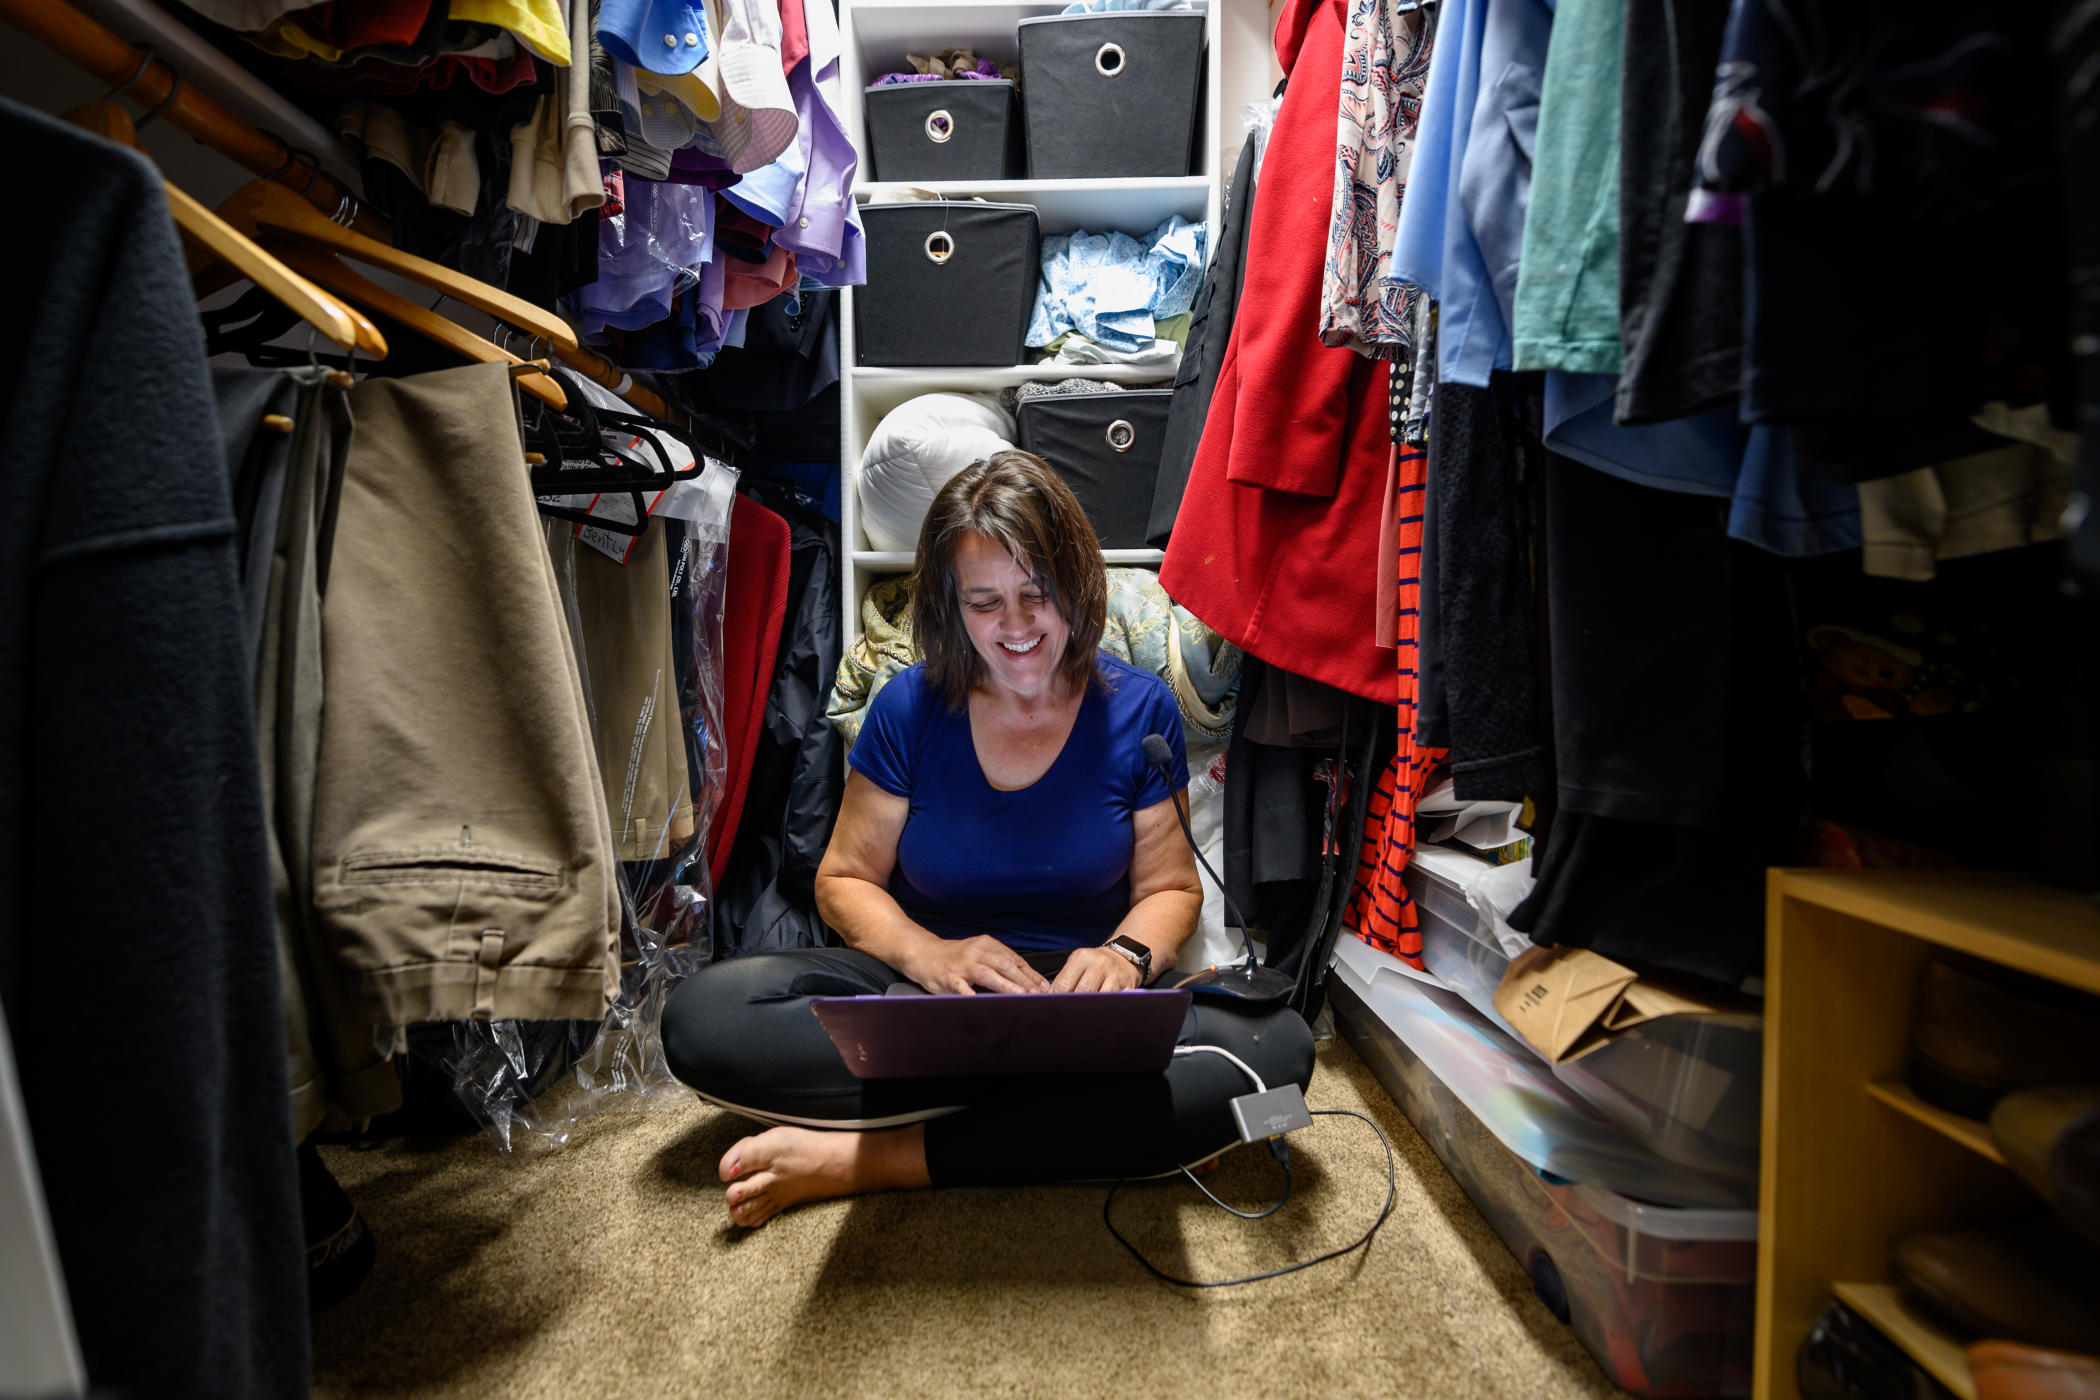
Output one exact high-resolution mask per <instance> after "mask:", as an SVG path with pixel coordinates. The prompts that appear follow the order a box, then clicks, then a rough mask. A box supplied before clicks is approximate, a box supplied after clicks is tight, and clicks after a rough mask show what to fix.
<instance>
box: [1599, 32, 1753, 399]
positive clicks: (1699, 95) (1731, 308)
mask: <svg viewBox="0 0 2100 1400" xmlns="http://www.w3.org/2000/svg"><path fill="white" fill-rule="evenodd" d="M1727 23H1728V6H1726V5H1720V4H1710V3H1702V0H1628V3H1627V5H1626V32H1625V37H1624V40H1623V50H1622V53H1623V61H1624V67H1623V76H1622V77H1621V80H1620V86H1619V340H1620V343H1621V344H1622V345H1624V346H1625V349H1626V363H1625V366H1624V368H1622V369H1621V370H1620V371H1619V392H1618V403H1617V405H1616V407H1615V408H1614V415H1615V416H1616V417H1617V419H1618V421H1619V422H1621V423H1654V422H1660V421H1662V420H1664V419H1668V418H1681V417H1684V416H1686V415H1688V414H1693V413H1697V412H1699V411H1700V410H1702V409H1707V408H1712V407H1714V406H1715V405H1717V404H1719V403H1721V402H1723V401H1724V400H1727V399H1731V398H1734V397H1735V395H1736V393H1737V391H1738V390H1739V389H1740V387H1741V384H1742V370H1743V238H1742V230H1741V229H1739V228H1737V227H1734V226H1732V225H1729V224H1718V223H1698V224H1688V223H1686V222H1685V221H1684V209H1685V204H1686V202H1687V201H1688V199H1689V198H1690V195H1691V190H1692V185H1693V183H1694V177H1695V173H1696V172H1695V163H1696V160H1697V157H1698V153H1699V141H1700V137H1701V135H1702V134H1703V132H1704V130H1705V124H1706V109H1707V105H1708V104H1709V103H1710V102H1711V100H1712V98H1713V88H1714V65H1715V63H1716V62H1717V61H1718V60H1719V58H1720V56H1721V35H1722V32H1723V30H1724V29H1725V28H1726V27H1727Z"/></svg>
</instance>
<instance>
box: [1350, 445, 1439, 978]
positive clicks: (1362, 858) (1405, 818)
mask: <svg viewBox="0 0 2100 1400" xmlns="http://www.w3.org/2000/svg"><path fill="white" fill-rule="evenodd" d="M1392 480H1393V490H1394V505H1393V511H1394V523H1395V525H1396V526H1397V529H1396V530H1395V531H1394V538H1395V546H1396V547H1395V550H1394V556H1393V560H1392V567H1393V569H1394V571H1395V578H1396V579H1397V580H1398V583H1399V588H1398V590H1397V592H1396V594H1395V613H1396V619H1395V621H1396V624H1397V625H1396V628H1395V637H1396V646H1395V648H1394V663H1393V664H1394V665H1395V666H1397V667H1398V668H1399V677H1400V694H1399V724H1400V735H1399V747H1398V748H1397V749H1395V750H1394V752H1393V761H1392V762H1391V763H1388V764H1387V765H1386V767H1385V771H1384V772H1383V773H1381V774H1379V776H1378V782H1377V785H1376V786H1375V787H1374V788H1373V789H1372V790H1371V794H1370V800H1369V805H1368V813H1367V820H1366V821H1365V822H1364V844H1363V850H1362V851H1361V852H1360V853H1359V854H1358V857H1357V862H1356V888H1355V890H1354V891H1353V892H1352V893H1351V894H1350V896H1349V910H1348V914H1347V916H1346V917H1347V919H1348V922H1349V924H1350V926H1351V927H1353V928H1354V929H1355V930H1356V932H1357V936H1358V937H1360V938H1362V939H1363V940H1364V942H1366V943H1368V944H1370V945H1371V946H1372V947H1373V948H1377V949H1379V950H1380V951H1381V952H1386V953H1391V954H1392V955H1393V956H1394V957H1396V958H1399V959H1401V960H1402V961H1404V962H1406V963H1408V964H1410V965H1412V966H1414V967H1421V966H1422V934H1421V929H1420V925H1419V923H1418V917H1417V914H1416V910H1415V902H1414V899H1413V897H1412V896H1410V895H1409V894H1408V892H1407V887H1406V886H1405V885H1403V884H1401V883H1400V877H1401V874H1402V872H1404V871H1405V870H1406V869H1407V862H1408V860H1409V859H1410V858H1411V857H1412V856H1413V855H1414V850H1415V803H1416V802H1417V801H1418V800H1419V799H1420V797H1421V795H1422V790H1423V789H1424V788H1425V787H1427V786H1428V783H1429V775H1430V772H1431V771H1432V770H1433V769H1434V768H1435V767H1436V766H1437V764H1439V763H1441V762H1443V759H1444V751H1443V750H1442V749H1436V748H1425V747H1423V746H1421V745H1419V744H1417V743H1416V742H1415V694H1416V686H1417V674H1416V665H1415V661H1416V647H1415V638H1416V634H1417V630H1418V622H1419V619H1420V617H1421V607H1420V599H1421V575H1422V502H1423V491H1424V487H1425V483H1426V482H1427V480H1428V458H1427V454H1426V453H1424V451H1423V450H1422V449H1421V448H1420V447H1417V446H1413V445H1409V444H1401V445H1397V446H1395V447H1394V448H1393V459H1392Z"/></svg>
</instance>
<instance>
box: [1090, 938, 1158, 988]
mask: <svg viewBox="0 0 2100 1400" xmlns="http://www.w3.org/2000/svg"><path fill="white" fill-rule="evenodd" d="M1101 946H1102V947H1104V948H1113V949H1114V950H1115V951H1116V952H1118V953H1121V954H1122V955H1123V956H1124V957H1126V958H1128V959H1130V962H1131V965H1132V966H1133V967H1135V968H1136V969H1137V970H1138V985H1139V986H1140V987H1142V986H1144V985H1145V984H1146V983H1148V982H1150V981H1151V980H1152V950H1151V949H1150V948H1147V947H1146V946H1145V945H1144V944H1142V943H1140V942H1138V941H1137V940H1136V939H1135V938H1126V937H1124V936H1123V935H1122V934H1120V933H1119V934H1117V935H1116V936H1115V937H1114V938H1111V939H1109V940H1108V942H1106V943H1104V944H1102V945H1101Z"/></svg>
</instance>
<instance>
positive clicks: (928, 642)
mask: <svg viewBox="0 0 2100 1400" xmlns="http://www.w3.org/2000/svg"><path fill="white" fill-rule="evenodd" d="M973 534H974V535H983V536H984V537H985V538H986V539H989V540H991V541H992V542H993V543H994V544H996V545H998V546H999V547H1000V548H1001V549H1003V550H1005V551H1006V552H1007V553H1008V554H1009V555H1011V556H1012V557H1013V560H1014V562H1015V563H1016V564H1019V565H1020V566H1021V568H1022V569H1024V570H1025V571H1027V572H1028V573H1029V574H1031V575H1033V577H1034V579H1035V584H1036V587H1038V588H1040V589H1042V590H1043V596H1044V597H1046V598H1048V599H1049V600H1050V603H1051V605H1052V606H1054V607H1055V608H1056V609H1057V610H1058V612H1059V613H1061V614H1062V615H1063V617H1064V620H1065V625H1066V626H1067V627H1069V628H1071V630H1072V636H1071V640H1070V641H1068V642H1067V643H1066V644H1065V654H1064V657H1063V659H1062V660H1060V661H1059V662H1058V667H1057V674H1058V677H1059V679H1061V680H1063V681H1064V682H1065V684H1066V685H1068V686H1071V687H1072V688H1074V689H1075V690H1076V689H1078V688H1080V687H1083V686H1086V685H1088V684H1093V685H1100V684H1102V680H1101V671H1100V668H1099V667H1098V666H1097V665H1096V664H1095V662H1094V653H1095V651H1096V650H1097V649H1098V648H1099V647H1100V645H1101V631H1102V628H1103V627H1105V626H1106V625H1107V621H1108V572H1107V570H1105V569H1103V568H1102V566H1101V543H1100V541H1099V540H1098V539H1096V538H1095V536H1094V527H1093V526H1092V525H1091V524H1089V523H1088V522H1087V518H1086V512H1085V511H1084V510H1082V509H1080V506H1079V498H1078V497H1077V496H1074V495H1073V494H1072V488H1071V487H1069V486H1067V485H1065V483H1064V479H1063V478H1062V477H1060V476H1059V475H1058V474H1057V473H1056V472H1054V471H1052V470H1051V469H1050V464H1049V463H1048V462H1045V461H1044V460H1043V459H1042V458H1040V457H1037V456H1034V455H1032V454H1030V453H1027V452H1017V451H1007V452H994V453H993V454H992V455H991V456H989V457H987V458H985V459H984V460H983V461H981V462H972V463H971V464H970V465H969V466H967V467H965V468H963V469H962V470H961V471H960V472H958V473H956V474H955V476H954V477H953V478H952V479H951V480H950V481H949V482H948V484H947V485H946V486H943V487H942V488H941V489H940V492H939V494H938V495H936V496H935V497H934V498H933V505H932V506H931V507H930V508H929V509H928V510H927V512H926V523H925V524H924V525H922V526H921V527H920V528H919V550H918V556H917V559H916V560H915V562H914V564H913V566H912V578H911V635H912V644H913V646H914V647H915V648H916V649H917V650H918V653H919V659H920V660H921V661H923V662H925V664H926V678H927V679H928V680H930V681H932V682H933V686H934V689H936V690H938V691H939V692H940V694H941V697H942V698H943V699H944V700H946V701H947V702H948V704H949V705H950V706H951V707H953V708H956V709H960V708H962V706H963V705H965V704H966V703H968V701H969V698H970V690H971V688H972V687H973V686H975V685H976V684H977V683H978V682H979V681H980V680H981V679H982V678H983V675H984V661H983V659H982V658H981V657H979V656H978V655H977V648H976V647H974V646H972V645H971V644H970V633H969V629H968V628H967V627H965V626H964V624H963V616H962V600H961V598H960V597H959V596H958V594H957V591H956V583H955V552H956V550H957V549H958V548H959V547H960V546H961V545H962V540H963V536H965V535H973Z"/></svg>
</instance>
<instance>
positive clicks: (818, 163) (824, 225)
mask: <svg viewBox="0 0 2100 1400" xmlns="http://www.w3.org/2000/svg"><path fill="white" fill-rule="evenodd" d="M806 13H807V15H808V22H809V57H807V58H805V59H803V60H802V62H800V63H798V64H796V65H795V71H794V72H792V73H790V74H789V75H788V88H789V90H790V91H791V92H792V93H793V94H794V96H795V116H796V118H797V132H796V138H795V139H796V140H797V141H798V142H800V143H802V146H803V148H804V151H805V160H804V168H805V169H806V170H807V171H808V174H807V176H806V177H805V178H804V180H803V182H802V188H801V189H800V190H799V191H798V192H797V194H796V196H795V199H794V201H793V204H792V206H791V207H790V208H789V209H788V211H787V214H788V217H787V221H786V223H785V224H783V225H782V226H781V229H780V232H779V233H778V234H776V235H775V236H774V239H773V243H774V246H776V247H780V248H785V249H787V250H788V251H789V252H791V253H793V254H794V255H795V266H796V268H797V270H799V271H800V272H801V273H802V275H803V277H805V278H806V279H808V280H809V281H811V282H814V283H816V284H818V285H820V286H825V287H844V286H858V285H859V284H861V283H863V282H865V281H867V280H868V258H867V249H866V246H865V244H864V242H863V239H862V236H861V229H860V212H859V211H858V210H857V209H855V208H854V207H853V172H854V170H855V168H856V167H857V165H858V159H859V158H858V157H857V156H856V155H855V154H854V151H853V143H852V142H851V141H849V140H847V139H846V126H845V123H844V122H843V121H842V120H840V117H839V112H840V109H841V108H840V103H841V98H840V89H839V48H840V41H839V30H838V20H837V19H836V18H835V17H834V16H833V15H832V13H831V6H829V5H824V4H812V5H809V6H807V7H806Z"/></svg>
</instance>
